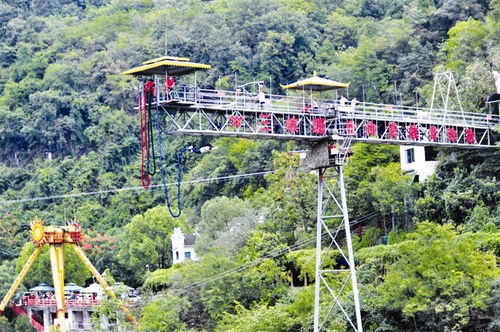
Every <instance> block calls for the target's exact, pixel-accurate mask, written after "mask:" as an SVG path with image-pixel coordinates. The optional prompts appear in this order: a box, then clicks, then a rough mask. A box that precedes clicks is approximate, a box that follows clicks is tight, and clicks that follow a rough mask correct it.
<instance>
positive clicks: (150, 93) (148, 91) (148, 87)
mask: <svg viewBox="0 0 500 332" xmlns="http://www.w3.org/2000/svg"><path fill="white" fill-rule="evenodd" d="M155 94H156V89H155V83H154V82H153V80H148V81H147V82H146V83H144V96H145V97H146V102H148V103H149V102H151V100H153V98H154V97H155Z"/></svg>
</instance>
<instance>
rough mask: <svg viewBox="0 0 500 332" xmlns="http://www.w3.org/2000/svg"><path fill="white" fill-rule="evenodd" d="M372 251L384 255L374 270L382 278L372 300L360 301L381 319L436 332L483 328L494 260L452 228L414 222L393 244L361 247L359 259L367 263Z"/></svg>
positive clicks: (495, 270)
mask: <svg viewBox="0 0 500 332" xmlns="http://www.w3.org/2000/svg"><path fill="white" fill-rule="evenodd" d="M391 247H392V248H391ZM377 252H380V253H383V252H385V254H384V256H385V258H384V259H383V263H382V265H381V269H382V270H379V271H381V272H382V273H383V274H382V275H381V276H380V277H381V278H380V279H379V281H378V282H375V284H374V286H375V287H376V294H377V296H376V297H372V298H367V299H366V301H367V302H368V303H369V304H370V305H375V307H377V308H378V310H381V311H382V312H384V313H385V315H387V317H390V318H391V319H393V320H395V321H398V320H401V319H403V320H408V321H407V323H406V324H411V325H409V327H410V326H412V325H413V324H414V323H415V324H416V325H417V326H420V327H425V328H428V329H438V330H443V329H451V328H454V327H458V328H461V329H467V328H472V327H474V326H475V328H478V327H479V326H481V324H484V322H482V320H481V318H480V316H481V315H482V313H484V312H485V310H486V309H487V303H488V301H489V300H490V297H491V293H490V292H491V288H490V285H491V282H492V280H493V278H494V277H498V275H499V270H498V268H496V266H495V256H494V255H492V254H490V253H484V252H479V251H478V250H477V249H475V246H474V243H473V242H472V241H471V240H470V239H466V238H460V237H458V232H457V231H456V230H455V229H454V228H453V226H451V225H444V226H440V225H437V224H434V223H430V222H422V223H419V224H417V229H416V231H415V232H413V233H410V234H408V235H407V238H406V240H405V241H403V242H401V243H399V244H396V245H392V246H390V245H389V246H379V247H374V248H366V249H362V250H361V260H362V261H364V262H369V261H370V259H366V258H363V256H364V257H370V256H371V257H375V255H374V254H376V253H377ZM388 254H389V255H388ZM394 254H395V256H394ZM384 256H382V257H384ZM362 266H363V263H361V268H362ZM384 270H385V271H386V272H384ZM409 319H412V320H413V322H414V323H413V322H411V321H409Z"/></svg>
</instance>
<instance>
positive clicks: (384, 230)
mask: <svg viewBox="0 0 500 332" xmlns="http://www.w3.org/2000/svg"><path fill="white" fill-rule="evenodd" d="M0 22H1V24H0V297H3V295H4V294H5V293H6V291H7V289H8V287H9V286H10V284H11V282H12V281H13V279H14V277H15V275H16V273H18V272H19V271H20V269H21V267H22V266H23V264H24V262H25V261H26V260H27V258H28V256H29V255H30V253H31V252H32V250H33V245H32V244H31V243H27V242H28V241H29V229H30V223H31V222H32V221H33V220H34V219H35V217H38V218H41V219H43V220H45V222H46V223H47V224H54V225H63V224H66V222H68V221H70V220H72V219H76V220H78V222H79V223H80V224H81V225H82V228H83V229H84V232H85V233H86V237H85V243H84V246H83V247H84V249H85V250H86V252H87V254H88V256H89V258H90V259H91V260H92V262H93V263H94V264H95V266H96V267H97V268H98V269H99V271H100V272H103V271H105V270H106V271H107V275H108V276H110V277H112V278H114V279H115V280H119V281H122V282H124V283H126V284H128V285H130V286H133V287H138V288H139V289H140V290H141V292H142V297H141V299H142V300H141V303H140V304H139V306H138V307H136V308H135V309H134V310H135V311H134V314H135V315H136V316H137V317H138V319H139V322H140V325H139V330H140V331H186V330H191V331H200V330H206V331H310V330H311V329H312V319H313V315H312V314H313V302H314V301H313V299H314V282H315V280H314V276H315V275H314V259H315V257H314V256H315V255H314V238H315V223H316V197H317V192H316V190H317V189H316V177H315V176H314V175H312V174H309V173H303V172H301V171H300V169H299V168H298V156H297V155H295V154H289V153H287V152H288V151H296V150H299V149H303V148H305V146H297V145H296V144H295V143H283V142H278V141H271V140H269V141H267V140H261V141H249V140H244V139H227V138H218V139H212V138H206V137H201V138H192V137H190V138H187V137H175V138H174V137H169V138H168V141H167V142H165V147H164V150H165V151H164V152H165V155H166V156H167V160H166V165H167V166H168V167H167V174H168V175H169V181H170V180H171V181H173V180H174V179H175V176H176V168H175V167H176V166H175V156H176V153H177V152H178V151H179V150H180V149H181V148H183V147H185V146H186V145H189V144H196V145H199V144H202V143H210V144H212V145H214V146H217V150H214V151H213V152H211V153H210V154H206V155H194V154H191V155H186V160H185V162H184V165H183V171H184V179H185V180H200V181H195V182H193V183H192V184H189V185H184V186H183V191H182V203H183V205H184V208H185V211H184V212H183V214H182V216H181V217H180V218H177V219H176V218H172V217H170V214H169V213H168V211H167V209H166V207H165V203H164V197H163V192H162V191H161V190H160V188H159V187H153V188H151V189H149V190H145V189H142V188H140V182H141V181H140V171H139V170H140V158H141V155H140V139H139V119H138V116H137V112H136V111H134V109H133V108H134V106H135V105H136V94H137V81H136V79H135V78H133V77H130V76H125V75H122V74H121V72H123V71H124V70H126V69H129V68H132V67H134V66H137V65H139V64H141V63H142V62H143V61H146V60H149V59H152V58H156V57H159V56H162V55H165V54H168V55H172V56H185V57H189V58H191V60H192V61H196V62H201V63H208V64H211V65H212V68H213V69H211V70H208V71H206V72H202V73H198V74H197V77H196V80H197V83H198V84H199V85H200V86H203V87H221V88H232V87H234V86H235V84H236V81H235V80H236V79H237V80H238V82H250V81H256V80H263V81H266V82H271V83H270V85H272V87H273V91H274V93H281V92H282V91H280V88H279V84H280V83H282V84H286V83H290V82H293V81H295V80H297V79H302V78H305V77H308V76H311V75H312V73H313V72H317V73H318V74H319V75H320V76H322V77H327V78H331V79H334V80H337V81H341V82H351V85H350V87H349V97H350V98H353V97H356V98H357V99H358V100H361V101H369V102H376V103H392V104H404V105H413V106H417V105H419V106H427V105H429V102H430V97H431V94H432V84H433V75H434V73H436V72H439V71H443V70H450V71H452V72H453V73H454V75H455V78H456V80H457V85H458V90H459V92H460V96H461V100H462V104H463V106H464V108H465V109H466V110H467V111H470V112H479V113H487V112H489V109H488V108H487V107H486V106H485V100H486V98H487V97H488V96H489V95H491V94H493V93H494V92H495V85H494V80H493V75H492V70H497V71H500V43H499V42H500V1H499V0H490V1H488V0H251V1H249V0H212V1H207V0H205V1H202V0H186V1H174V0H51V1H43V0H31V1H29V0H10V1H2V2H1V3H0ZM193 80H194V77H190V76H188V77H183V78H181V79H180V80H179V82H178V83H179V84H191V82H192V81H193ZM497 133H498V131H497ZM353 151H354V154H353V156H352V157H351V158H350V161H349V163H348V165H347V166H346V169H345V175H346V185H347V195H348V204H349V213H350V217H351V219H352V220H359V221H361V222H362V223H361V226H363V227H364V228H363V229H362V231H361V229H360V230H359V231H358V232H356V233H355V235H354V246H355V250H356V252H355V257H356V260H357V264H358V266H359V272H358V274H359V276H358V277H359V288H360V293H361V294H360V296H361V308H362V316H363V324H364V328H365V330H366V331H500V318H499V317H500V271H499V269H498V267H497V264H498V263H497V260H498V256H499V255H500V232H499V227H500V190H499V188H500V185H499V176H500V152H499V149H488V150H481V151H475V150H467V151H460V150H453V149H442V150H440V151H439V160H440V162H439V165H438V168H437V171H436V173H435V174H434V175H433V176H431V177H430V178H429V179H427V180H426V181H425V182H424V183H415V182H414V181H413V180H412V178H411V177H410V176H408V175H405V174H403V173H402V171H401V169H400V165H399V148H398V147H397V146H387V145H385V146H381V145H368V144H358V145H355V146H354V147H353ZM261 171H262V172H264V171H274V172H273V173H268V174H266V175H260V176H249V177H241V178H236V179H225V180H220V181H204V180H207V179H212V178H216V177H225V176H227V175H237V174H239V175H243V174H247V173H253V172H261ZM160 182H161V179H160V176H158V175H157V176H155V177H153V184H159V183H160ZM122 189H123V190H122ZM172 192H173V189H172ZM69 194H71V195H69ZM368 216H369V217H368ZM392 220H394V229H393V228H392V224H391V222H392ZM174 227H181V228H182V229H183V230H184V232H186V233H193V232H195V231H196V232H198V233H199V235H200V236H199V238H198V240H197V244H196V249H197V252H198V255H199V256H200V257H201V260H200V261H199V262H190V263H181V264H176V265H174V266H172V253H171V244H170V241H169V239H170V235H171V234H172V231H173V229H174ZM381 236H388V244H387V245H382V244H381ZM384 239H385V238H384ZM41 258H42V259H41V260H39V262H38V263H37V264H36V265H35V266H34V267H33V269H32V271H31V272H30V273H29V274H28V276H27V278H26V280H25V282H24V286H23V287H27V288H29V287H32V286H34V285H36V284H38V283H39V282H46V283H52V281H51V275H50V273H49V270H48V266H49V265H48V264H49V263H48V262H49V259H48V251H47V252H44V253H42V255H41ZM334 260H335V257H333V256H332V261H334ZM75 262H76V256H75V255H74V254H73V253H72V252H71V251H69V255H68V257H67V261H66V264H67V267H68V268H67V271H66V282H75V283H79V284H80V285H83V284H89V283H90V282H92V280H91V279H89V277H90V275H89V273H87V272H85V271H84V268H83V267H80V266H78V265H77V264H75ZM346 301H347V302H348V303H347V309H348V310H352V307H353V304H352V303H350V302H349V300H348V299H346ZM329 305H330V303H328V300H327V299H325V300H324V302H323V303H322V304H321V306H322V308H321V310H328V308H329ZM99 310H101V312H106V310H109V306H107V307H106V306H103V307H102V308H100V309H99ZM108 313H109V312H108ZM117 319H118V320H119V321H122V320H124V318H123V317H121V316H119V315H118V317H117ZM16 324H17V325H16ZM20 324H21V323H20V322H19V321H17V322H16V321H11V322H9V321H8V320H7V319H6V318H4V317H0V330H1V331H2V332H3V331H13V330H22V329H20V327H19V326H21V325H20ZM327 325H328V330H329V331H345V330H346V326H347V322H346V321H345V320H344V319H343V316H341V315H337V314H336V313H334V314H333V315H331V316H330V319H329V321H328V322H327ZM16 326H17V327H16Z"/></svg>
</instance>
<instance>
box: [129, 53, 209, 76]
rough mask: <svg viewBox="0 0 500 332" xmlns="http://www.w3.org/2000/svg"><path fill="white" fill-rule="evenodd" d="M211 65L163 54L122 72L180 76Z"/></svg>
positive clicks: (140, 74)
mask: <svg viewBox="0 0 500 332" xmlns="http://www.w3.org/2000/svg"><path fill="white" fill-rule="evenodd" d="M210 68H212V66H210V65H206V64H203V63H196V62H190V61H189V58H179V57H171V56H163V57H160V58H156V59H152V60H148V61H145V62H143V65H142V66H139V67H135V68H132V69H129V70H126V71H124V72H123V74H124V75H135V76H150V75H169V76H170V75H171V76H182V75H187V74H191V73H194V72H195V71H198V70H202V69H210Z"/></svg>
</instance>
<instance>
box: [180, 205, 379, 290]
mask: <svg viewBox="0 0 500 332" xmlns="http://www.w3.org/2000/svg"><path fill="white" fill-rule="evenodd" d="M378 214H379V213H378V212H374V213H371V214H367V215H365V216H362V217H360V218H359V219H358V220H355V221H353V222H351V223H350V225H351V227H352V226H356V225H358V224H362V223H364V222H365V221H367V220H369V219H371V218H373V217H374V216H375V215H378ZM328 234H329V233H328V232H325V233H323V234H321V238H323V237H325V236H326V235H328ZM314 241H316V237H311V238H309V239H305V240H302V241H301V242H298V243H295V244H294V245H292V246H289V247H286V248H281V249H276V250H274V251H271V252H268V253H266V254H264V255H263V256H262V257H260V258H258V259H256V260H253V261H251V262H248V263H246V264H243V265H240V266H238V267H235V268H233V269H230V270H227V271H223V272H221V273H218V274H215V275H213V276H211V277H208V278H206V279H203V280H200V281H198V282H193V283H191V284H189V285H187V286H185V287H182V288H180V289H179V290H180V291H185V290H188V289H189V288H193V287H200V286H203V285H205V284H207V283H209V282H213V281H216V280H219V279H222V278H225V277H227V276H230V275H232V274H234V273H238V272H242V271H245V270H248V269H249V268H251V267H253V266H256V265H259V264H261V263H262V262H264V261H265V260H266V259H268V258H276V257H279V256H282V255H284V254H286V253H288V252H292V251H294V250H297V249H300V248H303V247H305V246H306V245H308V244H310V243H312V242H314Z"/></svg>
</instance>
